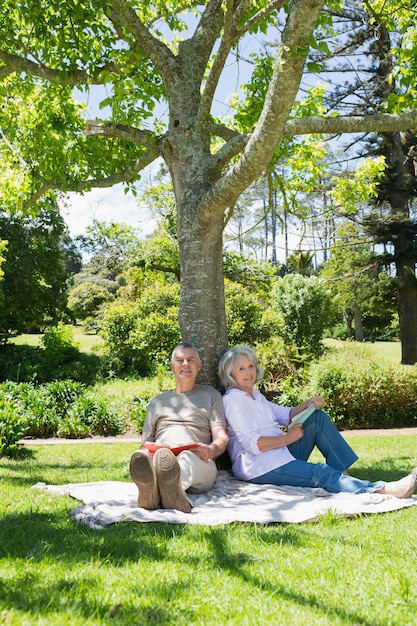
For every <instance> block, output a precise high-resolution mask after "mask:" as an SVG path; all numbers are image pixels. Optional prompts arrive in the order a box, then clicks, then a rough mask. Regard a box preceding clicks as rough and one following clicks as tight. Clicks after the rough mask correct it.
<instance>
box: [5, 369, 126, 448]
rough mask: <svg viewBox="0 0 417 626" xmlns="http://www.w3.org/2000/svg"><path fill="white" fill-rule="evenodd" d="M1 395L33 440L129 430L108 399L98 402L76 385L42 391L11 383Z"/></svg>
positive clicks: (61, 384)
mask: <svg viewBox="0 0 417 626" xmlns="http://www.w3.org/2000/svg"><path fill="white" fill-rule="evenodd" d="M0 394H1V397H2V398H3V399H4V401H8V402H10V403H11V404H12V405H13V406H14V408H15V411H16V414H17V415H18V416H19V418H20V419H22V420H23V421H22V423H23V424H24V425H25V431H24V434H25V435H26V436H29V437H51V436H59V437H85V436H89V435H116V434H121V433H123V432H124V429H125V427H126V423H125V420H124V418H123V417H122V416H121V415H120V414H119V413H118V412H117V411H116V410H114V409H113V408H112V407H111V406H110V403H109V402H107V400H106V399H105V398H98V399H97V398H95V397H94V396H93V395H92V394H91V393H90V392H89V391H88V390H87V389H86V388H85V387H83V386H82V385H80V384H79V383H75V382H74V381H58V382H53V383H49V384H47V385H40V386H38V387H35V386H34V385H32V384H29V383H20V384H19V383H11V382H9V383H4V384H3V385H0ZM12 426H13V423H11V426H10V428H11V427H12ZM22 434H23V433H22ZM21 436H22V435H19V437H18V438H20V437H21Z"/></svg>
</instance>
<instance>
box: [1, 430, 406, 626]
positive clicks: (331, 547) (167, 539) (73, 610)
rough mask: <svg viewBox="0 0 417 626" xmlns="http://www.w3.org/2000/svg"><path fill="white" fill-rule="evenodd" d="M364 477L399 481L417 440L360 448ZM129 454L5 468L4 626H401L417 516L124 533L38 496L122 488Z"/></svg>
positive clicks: (54, 458) (125, 447)
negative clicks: (88, 487)
mask: <svg viewBox="0 0 417 626" xmlns="http://www.w3.org/2000/svg"><path fill="white" fill-rule="evenodd" d="M351 443H352V445H353V446H354V448H355V450H356V451H357V452H358V454H359V456H360V461H358V463H357V464H356V465H355V472H354V473H355V474H356V475H357V476H359V477H361V478H365V477H370V478H371V479H375V478H377V477H381V478H384V479H387V480H390V479H396V478H398V477H400V476H402V475H403V473H404V472H406V471H408V470H409V468H410V467H411V466H412V465H413V464H415V463H416V458H417V436H415V435H409V434H400V435H394V434H390V435H373V436H360V435H356V436H355V437H354V438H352V439H351ZM135 447H136V446H135V445H134V444H131V443H116V444H108V443H107V444H89V445H82V444H73V445H71V446H66V445H64V444H59V445H54V446H46V445H42V446H31V447H30V448H29V447H28V448H26V449H25V455H24V457H22V458H21V459H14V460H13V459H5V458H2V459H0V476H1V478H0V489H1V491H0V516H1V523H0V577H1V585H0V622H2V623H5V624H11V625H13V626H14V625H23V624H24V625H30V626H32V625H66V624H68V625H71V626H77V625H78V624H79V625H80V626H81V625H83V626H84V625H92V626H93V625H94V626H99V625H101V624H123V625H133V624H135V625H142V624H155V625H158V626H160V625H168V624H175V625H183V624H184V625H186V624H187V625H188V624H199V625H204V626H206V625H211V624H213V625H216V626H217V625H221V626H223V625H239V626H240V625H248V626H249V625H251V626H252V625H258V624H259V625H263V624H273V625H276V624H278V625H280V626H286V625H287V624H288V625H291V626H293V625H302V626H304V625H309V626H310V625H316V624H317V625H318V624H320V625H329V626H330V625H331V626H335V625H342V624H346V625H347V624H349V625H352V626H353V625H355V626H356V625H358V624H360V625H364V626H388V625H391V626H405V625H407V626H409V625H411V624H415V623H416V617H415V616H416V612H417V571H416V567H415V564H416V559H417V544H416V531H415V528H416V526H417V507H411V508H409V509H404V510H402V511H397V512H393V513H387V514H381V515H368V516H367V515H364V516H360V517H356V518H349V519H339V518H337V517H335V516H334V515H327V516H325V517H324V518H323V519H321V520H320V521H319V522H317V523H310V524H301V525H296V524H291V525H288V524H276V525H265V526H264V525H259V524H248V523H245V524H233V525H230V526H221V527H211V528H209V527H200V526H186V525H165V524H155V523H149V524H137V523H121V524H117V525H115V526H111V527H108V528H106V529H105V530H102V531H98V530H90V529H88V528H86V527H83V526H80V525H78V524H77V523H76V522H75V521H74V520H73V519H72V517H71V516H70V511H71V510H72V509H73V508H74V507H75V506H76V504H77V503H76V502H75V501H74V500H72V499H71V498H69V497H66V496H65V497H62V496H54V495H51V494H49V493H46V492H43V491H38V490H32V489H31V486H32V485H33V484H35V483H37V482H38V481H43V482H46V483H52V484H63V483H67V482H84V481H97V480H129V475H128V461H129V457H130V455H131V453H132V452H133V450H134V449H135Z"/></svg>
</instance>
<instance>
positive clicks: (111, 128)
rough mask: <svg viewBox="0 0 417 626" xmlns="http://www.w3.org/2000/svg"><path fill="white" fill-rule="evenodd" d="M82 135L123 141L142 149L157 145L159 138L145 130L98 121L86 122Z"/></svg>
mask: <svg viewBox="0 0 417 626" xmlns="http://www.w3.org/2000/svg"><path fill="white" fill-rule="evenodd" d="M85 124H86V125H85V128H84V135H85V136H86V137H106V138H108V139H123V140H124V141H129V142H131V143H134V144H135V145H138V146H142V147H144V148H150V149H152V148H154V147H156V146H157V145H158V141H159V140H160V138H159V137H155V135H153V133H151V132H150V131H146V130H140V129H138V128H134V127H132V126H125V125H124V124H112V123H111V122H102V121H100V120H86V123H85Z"/></svg>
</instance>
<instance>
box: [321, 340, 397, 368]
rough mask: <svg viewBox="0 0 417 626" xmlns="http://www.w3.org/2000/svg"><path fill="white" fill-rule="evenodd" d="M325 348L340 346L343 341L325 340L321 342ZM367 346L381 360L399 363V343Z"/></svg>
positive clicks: (383, 342)
mask: <svg viewBox="0 0 417 626" xmlns="http://www.w3.org/2000/svg"><path fill="white" fill-rule="evenodd" d="M323 343H324V344H325V345H327V346H336V347H337V346H342V345H343V344H344V343H346V342H343V341H339V340H338V339H325V340H324V342H323ZM365 345H366V346H368V347H369V348H370V349H371V350H372V351H373V352H375V354H377V355H379V356H380V357H381V358H383V359H389V360H391V361H395V362H396V363H400V362H401V343H400V342H399V341H376V342H374V343H369V342H366V344H365Z"/></svg>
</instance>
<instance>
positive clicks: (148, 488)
mask: <svg viewBox="0 0 417 626" xmlns="http://www.w3.org/2000/svg"><path fill="white" fill-rule="evenodd" d="M129 471H130V476H131V477H132V480H133V482H134V483H135V485H136V487H137V488H138V490H139V497H138V500H137V506H138V507H140V508H142V509H148V510H155V509H157V508H158V507H159V494H158V485H157V482H156V476H155V472H154V469H153V467H152V462H151V460H150V459H149V457H148V456H147V455H146V454H142V453H141V452H134V453H133V454H132V456H131V458H130V465H129Z"/></svg>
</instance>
